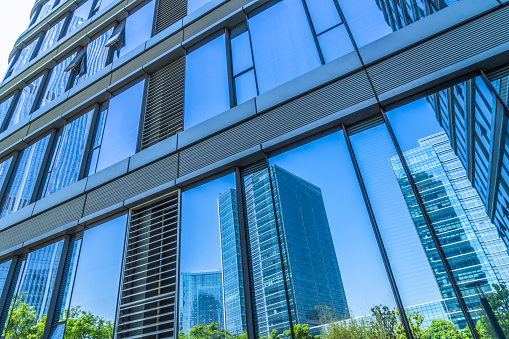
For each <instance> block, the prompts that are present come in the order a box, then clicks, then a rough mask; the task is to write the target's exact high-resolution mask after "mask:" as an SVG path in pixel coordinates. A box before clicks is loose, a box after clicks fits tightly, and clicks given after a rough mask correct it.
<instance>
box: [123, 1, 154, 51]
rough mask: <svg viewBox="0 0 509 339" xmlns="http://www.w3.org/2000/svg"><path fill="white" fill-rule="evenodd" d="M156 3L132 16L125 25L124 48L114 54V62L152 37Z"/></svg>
mask: <svg viewBox="0 0 509 339" xmlns="http://www.w3.org/2000/svg"><path fill="white" fill-rule="evenodd" d="M154 3H155V1H150V2H149V3H148V4H146V5H145V6H143V7H142V8H140V9H139V10H137V11H136V12H134V13H133V14H130V15H129V16H128V17H127V19H126V23H125V28H124V37H123V44H122V48H120V49H117V51H115V53H114V54H113V60H115V59H118V58H120V57H121V56H122V55H124V54H126V53H128V52H129V51H131V50H132V49H133V48H135V47H138V46H139V45H141V44H142V43H144V42H145V41H147V40H148V39H150V37H151V36H152V20H153V18H154V6H155V5H154Z"/></svg>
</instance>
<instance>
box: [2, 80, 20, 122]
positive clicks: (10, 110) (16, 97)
mask: <svg viewBox="0 0 509 339" xmlns="http://www.w3.org/2000/svg"><path fill="white" fill-rule="evenodd" d="M20 95H21V90H19V89H17V90H15V91H14V93H13V94H12V102H11V104H10V105H9V107H8V108H7V112H6V113H5V117H4V120H3V121H2V122H1V123H0V132H3V131H5V130H6V129H7V125H8V124H9V121H10V120H11V118H12V113H13V111H14V109H15V108H16V105H17V104H18V101H19V97H20Z"/></svg>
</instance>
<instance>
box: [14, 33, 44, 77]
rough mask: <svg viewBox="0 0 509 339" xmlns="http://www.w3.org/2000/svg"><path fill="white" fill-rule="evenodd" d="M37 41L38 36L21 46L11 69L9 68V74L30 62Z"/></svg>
mask: <svg viewBox="0 0 509 339" xmlns="http://www.w3.org/2000/svg"><path fill="white" fill-rule="evenodd" d="M38 41H39V38H36V39H35V40H33V41H32V42H30V43H29V44H28V45H27V46H26V47H25V48H23V49H22V50H21V52H20V54H19V56H18V59H17V60H16V62H15V63H14V65H12V67H11V69H10V70H9V74H13V73H16V72H17V71H19V70H20V69H22V68H23V67H25V66H26V65H28V63H29V62H30V60H31V59H32V56H33V54H34V50H35V47H36V46H37V42H38Z"/></svg>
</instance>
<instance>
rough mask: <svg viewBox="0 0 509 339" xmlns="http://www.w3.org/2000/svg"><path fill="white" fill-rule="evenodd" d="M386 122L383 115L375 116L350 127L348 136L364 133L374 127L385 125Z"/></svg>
mask: <svg viewBox="0 0 509 339" xmlns="http://www.w3.org/2000/svg"><path fill="white" fill-rule="evenodd" d="M383 123H384V120H383V118H382V116H381V115H377V116H374V117H372V118H369V119H366V120H364V121H361V122H359V123H358V124H355V125H353V126H348V128H347V130H348V134H349V135H354V134H357V133H360V132H363V131H365V130H368V129H370V128H372V127H375V126H378V125H380V124H383Z"/></svg>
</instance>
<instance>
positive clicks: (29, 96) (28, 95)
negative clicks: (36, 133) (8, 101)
mask: <svg viewBox="0 0 509 339" xmlns="http://www.w3.org/2000/svg"><path fill="white" fill-rule="evenodd" d="M41 83H42V76H40V77H39V78H37V79H35V80H34V81H33V82H32V83H31V84H29V85H27V86H26V87H25V88H23V89H22V90H21V93H20V94H19V96H18V100H16V106H15V107H14V110H13V112H12V114H11V116H10V118H9V123H8V124H7V128H9V127H11V126H12V125H14V124H17V123H18V122H20V121H21V120H22V119H24V118H26V117H27V116H28V115H29V114H30V113H31V112H32V106H33V105H34V101H35V97H36V96H37V93H38V92H39V87H40V86H41Z"/></svg>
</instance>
